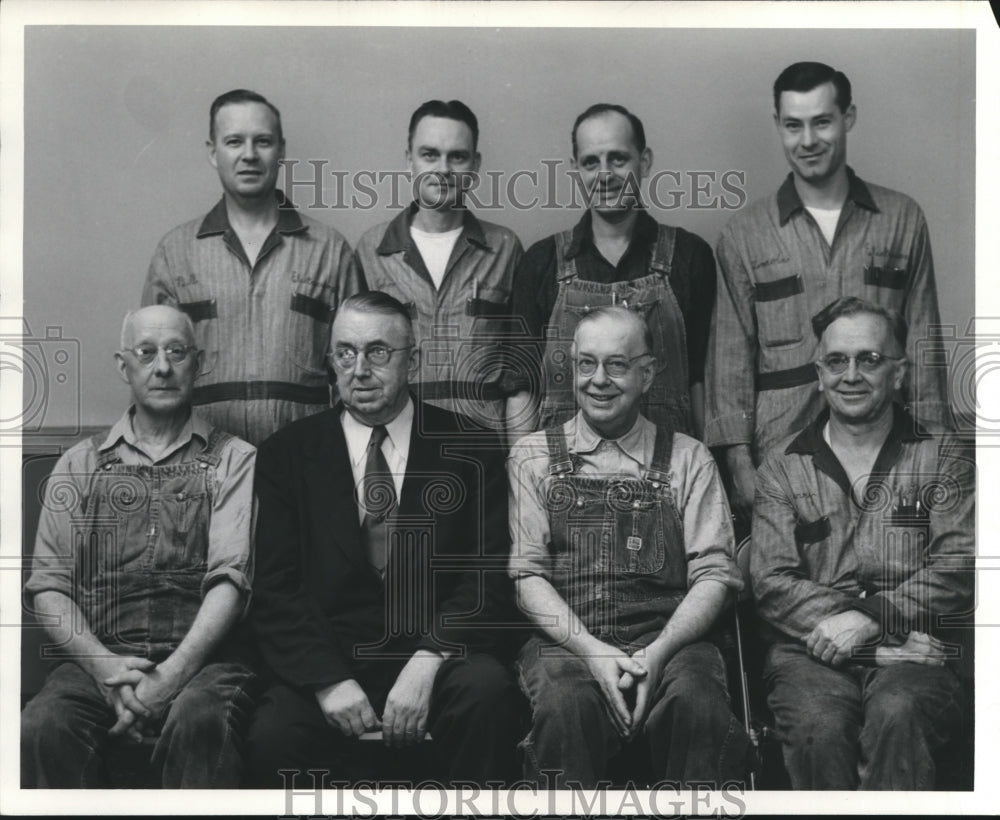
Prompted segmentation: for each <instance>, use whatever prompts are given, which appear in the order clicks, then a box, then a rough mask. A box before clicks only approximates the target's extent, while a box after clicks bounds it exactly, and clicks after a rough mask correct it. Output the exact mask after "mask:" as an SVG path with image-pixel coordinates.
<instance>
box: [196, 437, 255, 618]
mask: <svg viewBox="0 0 1000 820" xmlns="http://www.w3.org/2000/svg"><path fill="white" fill-rule="evenodd" d="M256 459H257V450H256V449H255V448H254V447H253V446H252V445H250V444H247V443H246V442H245V441H242V440H240V439H231V440H230V441H229V443H228V444H227V445H226V448H225V450H224V452H223V456H222V461H221V462H220V464H219V466H218V468H216V486H215V492H214V497H213V499H212V520H211V522H210V524H209V528H208V555H207V560H208V567H207V572H206V573H205V577H204V578H203V579H202V582H201V590H202V595H204V594H205V593H206V592H207V591H208V590H209V589H210V588H211V587H212V586H214V585H215V584H217V583H219V582H220V581H223V580H225V581H229V582H230V583H232V584H233V586H235V587H236V588H237V589H238V590H239V591H240V593H241V595H242V596H243V612H244V614H246V611H247V608H248V607H249V604H250V589H251V584H252V582H253V533H254V524H255V521H254V519H255V517H256V502H255V499H254V492H253V479H254V466H255V464H256Z"/></svg>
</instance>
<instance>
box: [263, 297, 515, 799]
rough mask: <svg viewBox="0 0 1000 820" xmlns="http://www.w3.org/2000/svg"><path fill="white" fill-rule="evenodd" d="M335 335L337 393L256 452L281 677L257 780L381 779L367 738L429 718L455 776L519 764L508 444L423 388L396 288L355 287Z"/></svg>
mask: <svg viewBox="0 0 1000 820" xmlns="http://www.w3.org/2000/svg"><path fill="white" fill-rule="evenodd" d="M330 348H331V351H332V354H331V359H332V362H333V366H334V368H335V369H336V371H337V384H338V386H339V391H340V402H339V403H338V404H337V406H335V407H333V408H332V409H329V410H325V411H323V412H322V413H318V414H316V415H314V416H310V417H308V418H305V419H301V420H299V421H296V422H293V423H292V424H290V425H289V426H288V427H286V428H284V429H283V430H280V431H279V432H277V433H276V434H275V435H273V436H272V437H271V438H269V439H267V440H266V441H265V442H264V443H263V444H261V447H260V453H259V456H258V462H257V464H258V469H257V481H256V487H257V495H258V498H259V502H260V516H259V524H258V527H257V542H256V543H257V552H256V556H257V572H256V577H255V579H254V603H253V607H252V615H251V620H252V622H253V625H254V629H255V631H256V634H257V640H258V644H259V646H260V649H261V652H262V654H263V656H264V659H265V661H266V662H267V665H268V667H269V668H270V670H271V672H272V673H273V676H274V684H273V685H272V686H271V687H270V688H269V689H268V690H267V692H266V693H265V694H264V697H263V699H262V702H261V704H260V707H259V708H258V710H257V713H256V715H255V718H254V722H253V725H252V726H251V729H250V740H249V748H248V757H249V764H250V769H251V772H252V774H253V782H254V784H255V785H257V786H272V787H277V786H283V787H286V788H287V787H296V788H302V787H303V784H305V787H312V788H315V787H316V786H318V785H319V780H317V779H314V778H317V777H318V776H316V775H312V776H311V775H310V774H308V772H315V771H316V770H322V771H324V772H325V775H323V777H322V778H320V779H321V780H322V782H323V784H325V785H327V786H329V785H331V783H333V782H338V781H339V782H341V783H343V782H348V781H351V780H357V779H365V780H374V779H375V778H377V777H378V776H379V775H380V774H382V773H381V772H378V771H370V770H369V768H370V766H371V765H373V764H372V763H371V762H370V760H369V759H368V758H366V756H365V755H363V754H361V750H360V748H359V746H358V738H359V737H360V736H362V735H364V734H366V733H369V732H376V731H379V730H380V731H381V733H382V741H383V742H384V743H385V744H386V745H388V746H391V747H393V748H396V749H403V748H405V747H416V745H417V744H419V743H421V742H422V741H423V740H424V739H425V737H426V736H427V735H428V734H429V735H430V736H431V737H432V738H433V741H434V748H435V750H436V751H437V752H438V754H437V755H436V757H437V758H438V760H439V762H440V764H441V768H442V771H441V772H440V773H439V774H437V773H436V776H438V777H440V778H442V779H445V780H447V781H448V782H452V781H465V782H468V781H472V782H475V783H479V784H481V785H484V786H485V785H486V783H487V782H488V781H492V782H494V783H495V782H497V781H504V780H511V779H513V777H514V776H515V775H516V771H512V769H516V765H515V764H516V761H515V745H516V743H517V739H518V729H519V726H520V721H519V713H520V709H521V700H520V695H519V693H518V691H517V686H516V684H515V683H514V681H513V679H512V677H511V675H510V674H509V672H508V671H507V670H506V668H505V667H504V665H503V664H502V663H501V662H500V660H499V659H498V657H497V655H498V653H499V652H500V651H501V648H502V645H503V643H504V641H503V640H501V638H502V637H503V636H504V635H505V634H508V633H509V632H510V631H511V630H510V629H508V630H507V632H504V630H503V627H504V626H507V627H510V626H511V625H512V624H514V623H515V622H516V614H517V612H516V609H515V607H514V605H513V594H512V589H511V585H510V582H509V580H508V578H507V576H506V572H505V569H506V558H507V541H506V524H507V504H506V501H507V497H506V487H505V484H504V472H503V458H504V455H505V451H504V449H503V448H502V446H501V444H500V442H499V440H498V438H497V435H496V433H495V432H492V431H489V430H486V429H485V428H482V427H478V426H476V425H474V424H473V423H472V422H471V420H469V419H464V420H460V419H459V418H458V417H457V415H456V414H455V413H452V412H451V411H449V410H444V409H442V408H439V407H435V406H433V405H430V404H426V403H424V402H421V401H417V400H416V399H415V398H414V397H413V396H412V395H411V392H410V389H411V382H410V379H411V378H413V377H414V376H415V374H416V372H417V361H418V356H419V348H418V347H417V346H416V342H415V334H414V330H413V322H412V320H411V319H410V315H409V312H408V311H407V309H406V307H405V306H404V305H403V304H402V303H400V302H399V301H398V300H396V299H395V298H393V297H392V296H389V295H388V294H386V293H382V292H380V291H370V292H367V293H362V294H357V295H355V296H351V297H349V298H348V299H345V300H344V302H343V303H342V304H341V306H340V309H339V310H338V311H337V315H336V317H335V318H334V321H333V328H332V337H331V346H330ZM366 767H368V768H366Z"/></svg>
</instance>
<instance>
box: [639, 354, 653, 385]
mask: <svg viewBox="0 0 1000 820" xmlns="http://www.w3.org/2000/svg"><path fill="white" fill-rule="evenodd" d="M655 378H656V357H655V356H649V357H647V358H646V363H645V364H643V366H642V392H643V393H645V392H646V391H647V390H649V388H650V387H652V386H653V379H655Z"/></svg>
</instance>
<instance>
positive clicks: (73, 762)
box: [21, 305, 256, 789]
mask: <svg viewBox="0 0 1000 820" xmlns="http://www.w3.org/2000/svg"><path fill="white" fill-rule="evenodd" d="M194 339H195V336H194V328H193V327H192V324H191V319H190V318H188V316H186V315H185V314H183V313H181V312H180V311H179V310H177V309H175V308H172V307H168V306H165V305H164V306H153V307H146V308H143V309H141V310H137V311H135V312H133V313H129V314H128V315H127V316H126V317H125V321H124V323H123V325H122V338H121V350H119V351H118V352H117V353H115V359H116V361H117V364H118V370H119V373H120V374H121V377H122V380H123V381H125V382H126V383H127V384H128V385H129V388H130V390H131V393H132V406H131V407H130V408H129V410H128V411H127V412H126V413H125V415H124V416H122V417H121V418H120V419H119V420H118V421H117V422H116V423H115V425H114V426H113V427H112V428H111V430H110V431H109V432H107V433H101V434H100V435H97V436H94V437H93V438H90V439H87V440H85V441H82V442H80V443H79V444H77V445H75V446H74V447H72V448H70V450H68V451H67V452H66V453H65V454H64V455H63V456H62V458H60V459H59V462H58V463H57V464H56V467H55V469H54V471H53V473H52V476H51V477H50V478H49V481H48V484H47V487H46V493H45V501H44V505H43V508H42V513H41V518H40V520H39V524H38V535H37V538H36V541H35V551H34V557H33V563H32V572H31V576H30V577H29V579H28V583H27V589H26V596H27V598H28V599H30V600H31V605H32V607H33V611H34V612H35V614H36V615H37V616H38V618H39V620H40V621H41V622H42V623H43V624H44V626H45V628H46V630H47V631H48V633H49V635H50V637H51V641H52V644H51V646H50V647H49V648H50V649H51V650H52V652H53V654H54V655H56V656H57V658H58V661H59V663H58V665H57V666H56V667H55V668H54V669H53V670H52V671H51V672H50V673H49V675H48V678H47V679H46V682H45V685H44V687H43V688H42V691H41V692H40V693H39V694H38V695H37V696H36V697H35V698H34V699H32V700H31V702H29V703H28V705H27V706H26V707H25V709H24V712H23V714H22V716H21V785H22V787H23V788H64V789H68V788H101V787H106V786H107V785H108V784H107V780H106V774H107V773H106V771H105V768H104V761H103V757H104V753H105V751H106V750H107V748H108V746H109V743H110V742H111V739H112V738H114V737H116V736H120V737H122V738H124V739H125V740H126V741H129V740H132V741H139V740H141V739H142V737H143V735H144V734H154V735H155V734H156V732H157V731H158V732H159V738H158V740H157V741H156V745H155V748H154V751H153V763H154V764H155V765H156V766H157V767H158V768H159V769H160V771H161V782H162V785H163V786H164V787H167V788H171V787H172V788H179V787H182V788H197V789H206V788H235V787H237V786H239V785H240V779H241V758H240V749H239V743H240V741H241V739H242V737H243V734H244V728H245V726H244V724H245V721H246V718H247V716H248V714H249V710H250V708H251V707H252V705H253V703H252V686H253V683H254V676H253V674H252V673H251V671H250V670H249V669H248V668H247V666H246V665H245V664H244V662H243V660H242V657H243V655H242V654H241V653H240V652H239V651H238V650H237V646H236V643H235V642H234V641H231V640H227V636H230V633H231V632H232V630H233V628H234V627H235V626H236V625H237V623H238V622H239V621H240V619H241V618H242V616H243V614H244V610H245V608H246V606H247V604H248V602H249V598H250V572H251V566H252V561H251V535H252V533H251V522H252V520H253V473H254V460H255V456H256V451H255V449H254V448H253V446H251V445H250V444H247V443H246V442H244V441H241V440H240V439H238V438H235V437H233V436H231V435H229V434H228V433H224V432H222V431H221V430H218V429H216V428H214V427H212V426H211V425H209V424H208V423H207V422H206V421H205V420H204V419H203V418H201V417H200V416H198V414H197V413H196V412H195V411H194V410H192V408H191V391H192V389H193V387H194V380H195V376H196V375H197V373H198V369H199V363H200V359H201V351H200V350H198V349H197V348H196V347H195V345H194Z"/></svg>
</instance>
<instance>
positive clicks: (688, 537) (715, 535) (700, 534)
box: [674, 439, 743, 592]
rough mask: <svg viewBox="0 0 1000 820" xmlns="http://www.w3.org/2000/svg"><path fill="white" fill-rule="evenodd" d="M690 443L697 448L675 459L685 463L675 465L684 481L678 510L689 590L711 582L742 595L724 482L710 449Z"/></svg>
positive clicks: (678, 475)
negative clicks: (699, 583) (682, 532)
mask: <svg viewBox="0 0 1000 820" xmlns="http://www.w3.org/2000/svg"><path fill="white" fill-rule="evenodd" d="M689 441H690V443H691V444H692V445H694V446H692V448H691V449H690V450H688V451H686V452H681V453H677V452H676V451H675V458H676V456H681V459H682V461H681V463H680V464H677V463H676V462H675V464H674V473H675V475H676V476H677V477H678V478H679V479H680V482H679V483H680V486H679V487H678V489H677V492H678V496H679V497H678V509H680V510H683V518H684V549H685V552H686V554H687V580H688V588H690V587H692V586H694V585H695V584H696V583H698V582H699V581H707V580H711V581H720V582H722V583H723V584H725V585H726V586H727V587H730V588H731V589H733V590H735V591H737V592H738V591H739V590H741V589H743V579H742V577H741V575H740V571H739V569H738V568H737V566H736V562H735V560H734V557H733V555H734V552H735V543H734V535H733V522H732V517H731V515H730V512H729V504H728V502H727V501H726V493H725V489H724V488H723V486H722V479H721V478H720V476H719V471H718V469H717V468H716V466H715V461H714V460H713V459H712V456H711V454H710V453H709V452H708V449H707V448H706V447H705V446H704V445H703V444H701V443H700V442H696V441H694V440H693V439H690V440H689ZM675 447H677V445H676V444H675Z"/></svg>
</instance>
